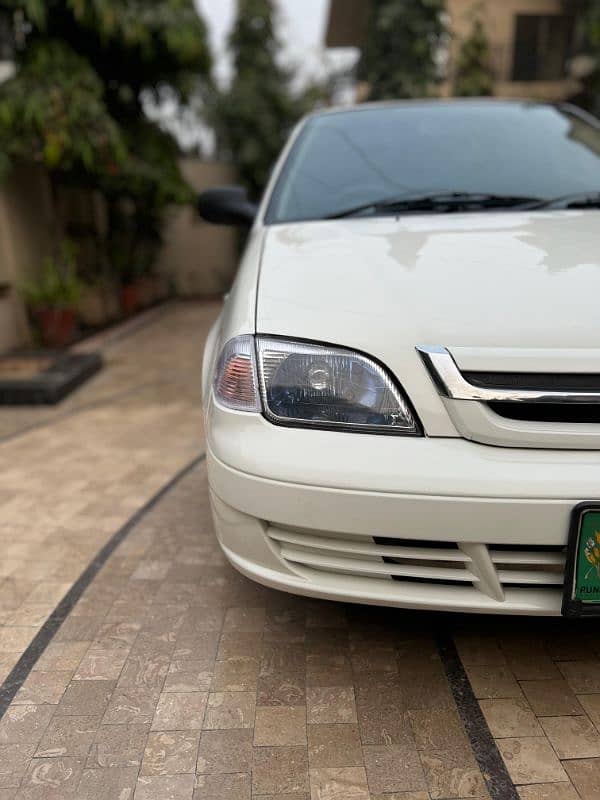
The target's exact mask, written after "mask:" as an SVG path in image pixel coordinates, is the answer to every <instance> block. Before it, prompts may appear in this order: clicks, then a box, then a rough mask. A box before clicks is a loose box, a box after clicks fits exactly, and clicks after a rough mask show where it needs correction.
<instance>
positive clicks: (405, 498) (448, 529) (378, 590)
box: [208, 404, 600, 615]
mask: <svg viewBox="0 0 600 800" xmlns="http://www.w3.org/2000/svg"><path fill="white" fill-rule="evenodd" d="M208 423H209V424H208V432H209V436H208V440H209V452H208V469H209V483H210V496H211V505H212V509H213V515H214V520H215V528H216V532H217V536H218V539H219V542H220V544H221V546H222V548H223V550H224V552H225V555H226V556H227V558H228V559H229V560H230V561H231V563H232V564H233V565H234V566H235V567H236V568H237V569H238V570H239V571H240V572H242V573H243V574H245V575H247V576H248V577H250V578H252V579H254V580H256V581H258V582H260V583H263V584H265V585H267V586H271V587H273V588H276V589H281V590H284V591H289V592H293V593H297V594H303V595H308V596H313V597H323V598H328V599H337V600H343V601H347V602H358V603H370V604H376V605H389V606H400V607H405V608H423V609H440V610H445V611H468V612H481V613H497V614H507V613H511V614H547V615H556V614H560V609H561V600H562V592H563V586H562V584H563V569H564V554H563V552H562V548H564V547H565V546H566V543H567V536H568V529H569V521H570V517H571V514H572V510H573V508H574V507H575V506H576V505H577V504H578V503H579V502H582V501H584V500H594V499H598V497H599V496H600V487H599V486H598V481H597V476H598V474H599V469H600V453H596V452H583V451H582V452H575V451H572V452H571V451H536V450H516V449H509V448H494V447H488V446H485V445H477V444H474V443H472V442H468V441H465V440H463V439H434V438H402V437H382V436H365V435H354V434H340V433H334V432H328V431H313V430H311V431H305V430H298V429H291V428H278V427H275V426H273V425H271V424H270V423H268V422H266V421H265V420H264V419H262V417H259V416H258V415H252V414H239V413H232V412H228V411H224V410H222V409H220V408H218V407H216V406H214V404H213V405H212V406H211V408H210V410H209V413H208Z"/></svg>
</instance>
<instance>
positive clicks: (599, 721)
mask: <svg viewBox="0 0 600 800" xmlns="http://www.w3.org/2000/svg"><path fill="white" fill-rule="evenodd" d="M577 700H578V701H579V703H580V705H581V707H582V708H583V710H584V711H585V713H586V714H587V715H588V717H589V718H590V719H591V720H592V722H593V723H594V725H595V726H596V727H597V728H598V727H599V726H600V694H580V695H578V696H577Z"/></svg>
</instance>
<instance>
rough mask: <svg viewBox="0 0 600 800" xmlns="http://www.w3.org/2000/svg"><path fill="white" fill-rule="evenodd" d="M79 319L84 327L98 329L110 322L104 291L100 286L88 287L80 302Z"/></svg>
mask: <svg viewBox="0 0 600 800" xmlns="http://www.w3.org/2000/svg"><path fill="white" fill-rule="evenodd" d="M79 318H80V319H81V321H82V322H83V324H84V325H87V326H88V327H90V328H98V327H100V326H101V325H105V324H106V322H107V321H108V312H107V309H106V304H105V302H104V291H103V289H102V288H101V287H100V286H88V287H87V288H86V289H85V290H84V292H83V295H82V297H81V300H80V302H79Z"/></svg>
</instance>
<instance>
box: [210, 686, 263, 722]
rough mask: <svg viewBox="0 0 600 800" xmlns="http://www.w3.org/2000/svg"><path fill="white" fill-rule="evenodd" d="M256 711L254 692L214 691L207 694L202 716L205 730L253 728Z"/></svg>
mask: <svg viewBox="0 0 600 800" xmlns="http://www.w3.org/2000/svg"><path fill="white" fill-rule="evenodd" d="M255 713H256V694H255V693H254V692H215V693H211V694H209V696H208V705H207V708H206V715H205V717H204V728H205V729H206V730H218V729H226V728H253V727H254V717H255Z"/></svg>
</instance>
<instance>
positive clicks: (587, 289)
mask: <svg viewBox="0 0 600 800" xmlns="http://www.w3.org/2000/svg"><path fill="white" fill-rule="evenodd" d="M599 294H600V212H598V211H560V212H559V211H553V212H535V213H532V212H528V213H516V212H510V213H493V214H490V213H477V214H452V215H428V216H409V217H401V218H391V217H386V218H378V219H353V220H336V221H323V222H309V223H300V224H290V225H278V226H272V227H270V228H268V229H267V233H266V237H265V243H264V251H263V258H262V267H261V272H260V283H259V292H258V299H257V330H258V332H259V333H260V332H263V333H274V334H281V335H286V336H295V337H302V338H307V339H314V340H320V341H323V342H329V343H332V344H339V345H344V346H347V347H355V348H359V349H361V350H363V351H366V352H369V353H373V354H374V355H377V356H378V357H379V358H381V359H382V360H385V357H386V354H387V353H388V352H389V351H390V350H393V351H395V352H397V351H398V349H399V348H402V349H403V348H406V347H409V348H414V347H415V346H416V345H444V346H446V347H450V348H452V347H459V346H460V347H504V348H540V347H542V348H569V347H577V348H581V347H598V346H600V324H599V312H598V297H599Z"/></svg>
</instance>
